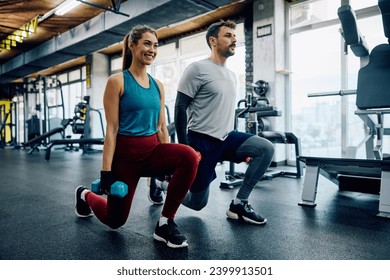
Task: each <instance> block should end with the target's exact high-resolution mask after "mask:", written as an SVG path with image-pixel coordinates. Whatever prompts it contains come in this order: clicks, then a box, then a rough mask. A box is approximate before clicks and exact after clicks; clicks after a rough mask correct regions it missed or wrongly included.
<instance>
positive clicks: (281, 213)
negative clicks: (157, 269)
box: [0, 149, 390, 260]
mask: <svg viewBox="0 0 390 280" xmlns="http://www.w3.org/2000/svg"><path fill="white" fill-rule="evenodd" d="M44 154H45V153H44V151H40V152H34V153H33V154H31V155H29V154H27V152H26V151H25V150H16V149H0V159H1V160H0V191H1V195H0V232H1V238H0V259H3V260H95V259H102V260H126V259H133V260H154V259H178V260H246V259H249V260H389V259H390V250H389V248H388V244H390V234H389V232H390V220H387V219H384V218H379V217H377V216H376V214H377V212H378V195H373V194H364V193H357V192H348V191H339V190H338V187H337V186H336V185H334V184H332V183H330V182H329V181H327V180H326V179H324V178H322V177H321V178H320V185H319V188H318V193H317V206H316V207H314V208H310V207H301V206H299V205H298V202H299V201H300V196H301V191H302V184H303V179H295V178H287V177H277V178H274V179H272V180H264V181H261V182H260V183H259V184H258V186H256V188H255V189H254V191H253V192H252V195H251V203H252V205H253V207H254V208H255V210H257V211H258V212H260V213H261V214H263V215H264V216H265V217H267V219H268V223H267V224H266V225H263V226H255V225H250V224H246V223H244V222H239V221H231V220H229V219H227V218H226V215H225V212H226V210H227V208H228V206H229V203H230V201H231V199H232V198H233V197H234V194H235V192H236V189H232V190H224V189H220V188H219V182H220V181H221V180H223V179H224V176H223V174H224V171H225V170H226V169H227V168H228V166H229V165H228V163H225V164H223V165H220V166H218V167H217V172H218V178H217V179H216V180H215V181H214V182H213V185H212V188H211V193H210V200H209V203H208V205H207V206H206V207H205V208H204V209H203V210H202V211H200V212H196V211H193V210H190V209H188V208H186V207H184V206H181V207H180V208H179V211H178V213H177V216H176V219H175V220H176V223H177V224H178V225H179V227H180V228H181V231H182V232H183V233H184V234H185V235H186V236H187V238H188V241H189V247H188V248H186V249H170V248H168V247H166V246H165V245H164V244H162V243H160V242H157V241H155V240H154V239H153V236H152V235H153V231H154V227H155V224H156V222H157V220H158V217H159V214H160V211H161V208H162V206H154V205H152V204H151V203H150V202H149V200H148V199H147V192H148V187H147V181H146V179H144V178H142V179H141V181H140V184H139V186H138V189H137V192H136V196H135V198H134V203H133V206H132V209H131V212H130V217H129V219H128V221H127V223H126V224H125V225H124V226H123V227H121V228H119V229H117V230H111V229H110V228H108V227H107V226H105V225H103V224H101V223H100V222H99V221H98V220H97V219H96V217H92V218H88V219H80V218H78V217H77V216H76V215H75V212H74V190H75V188H76V187H77V186H78V185H80V184H85V185H87V184H89V183H90V182H91V181H92V180H94V179H96V178H97V176H98V175H99V170H100V166H101V154H100V153H97V154H88V155H82V154H81V152H64V151H61V150H53V152H52V156H51V159H50V161H45V159H44V156H45V155H44ZM240 168H242V166H238V168H237V170H239V169H240Z"/></svg>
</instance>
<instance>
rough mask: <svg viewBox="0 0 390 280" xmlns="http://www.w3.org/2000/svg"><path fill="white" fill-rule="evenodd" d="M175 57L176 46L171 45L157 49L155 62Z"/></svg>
mask: <svg viewBox="0 0 390 280" xmlns="http://www.w3.org/2000/svg"><path fill="white" fill-rule="evenodd" d="M175 57H176V44H175V43H171V44H167V45H164V46H159V47H158V48H157V56H156V59H155V62H159V61H161V60H167V59H174V58H175Z"/></svg>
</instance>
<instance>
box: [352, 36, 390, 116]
mask: <svg viewBox="0 0 390 280" xmlns="http://www.w3.org/2000/svg"><path fill="white" fill-rule="evenodd" d="M358 77H359V78H358V85H357V95H356V106H357V107H358V108H359V109H373V108H390V94H389V91H390V45H389V44H381V45H378V46H376V47H375V48H374V49H373V50H372V51H371V53H370V62H369V63H368V64H367V65H366V66H365V67H363V68H361V69H360V70H359V76H358Z"/></svg>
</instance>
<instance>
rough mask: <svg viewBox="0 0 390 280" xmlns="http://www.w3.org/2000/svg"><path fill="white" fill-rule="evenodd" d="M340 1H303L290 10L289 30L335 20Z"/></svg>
mask: <svg viewBox="0 0 390 280" xmlns="http://www.w3.org/2000/svg"><path fill="white" fill-rule="evenodd" d="M340 5H341V3H340V1H329V0H313V1H305V2H303V3H300V4H296V5H293V6H291V8H290V28H296V27H301V26H305V25H310V24H314V23H318V22H321V21H326V20H331V19H335V18H337V9H338V8H339V7H340Z"/></svg>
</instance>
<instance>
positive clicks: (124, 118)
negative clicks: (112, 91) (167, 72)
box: [118, 70, 160, 136]
mask: <svg viewBox="0 0 390 280" xmlns="http://www.w3.org/2000/svg"><path fill="white" fill-rule="evenodd" d="M148 77H149V84H150V86H149V88H144V87H143V86H141V85H140V84H138V82H137V81H136V80H135V79H134V77H133V75H132V74H131V73H130V71H129V70H125V71H123V82H124V90H123V94H122V96H121V98H120V101H119V132H118V133H119V134H121V135H126V136H149V135H152V134H155V133H157V130H158V129H157V122H158V118H159V114H160V90H159V88H158V85H157V83H156V81H155V80H154V79H153V78H152V77H151V76H150V75H149V74H148Z"/></svg>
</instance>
